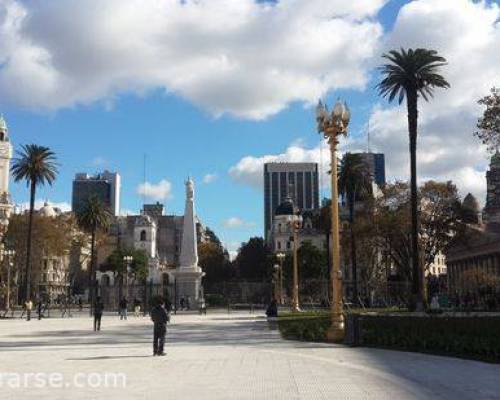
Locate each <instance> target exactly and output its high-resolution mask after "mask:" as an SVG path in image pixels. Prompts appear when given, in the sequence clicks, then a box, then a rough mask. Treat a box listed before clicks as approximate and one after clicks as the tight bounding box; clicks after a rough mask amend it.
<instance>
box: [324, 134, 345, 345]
mask: <svg viewBox="0 0 500 400" xmlns="http://www.w3.org/2000/svg"><path fill="white" fill-rule="evenodd" d="M329 143H330V152H331V171H332V174H331V179H332V182H331V184H332V221H331V222H332V224H331V225H332V247H333V249H332V250H333V251H332V269H331V273H330V279H331V285H332V289H333V301H332V303H331V312H332V325H331V327H330V329H329V330H328V332H327V337H328V339H329V340H331V341H338V340H342V339H343V338H344V316H343V314H342V271H341V266H340V240H339V203H338V198H339V195H338V186H337V143H338V140H337V135H336V134H333V135H331V136H330V137H329Z"/></svg>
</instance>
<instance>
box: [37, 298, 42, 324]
mask: <svg viewBox="0 0 500 400" xmlns="http://www.w3.org/2000/svg"><path fill="white" fill-rule="evenodd" d="M36 309H37V312H38V320H39V321H40V320H41V319H42V309H43V303H42V299H39V300H38V303H37V305H36Z"/></svg>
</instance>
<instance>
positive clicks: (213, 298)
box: [205, 294, 227, 307]
mask: <svg viewBox="0 0 500 400" xmlns="http://www.w3.org/2000/svg"><path fill="white" fill-rule="evenodd" d="M205 302H206V304H207V307H225V306H227V299H226V297H225V296H223V295H221V294H206V295H205Z"/></svg>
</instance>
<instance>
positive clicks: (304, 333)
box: [278, 313, 500, 363]
mask: <svg viewBox="0 0 500 400" xmlns="http://www.w3.org/2000/svg"><path fill="white" fill-rule="evenodd" d="M357 317H358V318H359V321H360V324H359V338H360V341H361V343H360V344H361V345H362V346H368V347H381V348H387V349H395V350H405V351H416V352H423V353H431V354H438V355H446V356H453V357H462V358H469V359H477V360H482V361H488V362H496V363H500V317H447V316H423V317H422V316H411V315H408V316H387V315H376V316H371V315H357ZM347 318H352V315H350V316H348V317H347ZM346 322H348V321H346ZM278 326H279V330H280V333H281V335H282V337H283V338H285V339H292V340H300V341H307V342H325V341H326V332H327V330H328V328H329V326H330V317H329V315H328V314H325V313H304V314H285V315H282V316H280V317H279V318H278Z"/></svg>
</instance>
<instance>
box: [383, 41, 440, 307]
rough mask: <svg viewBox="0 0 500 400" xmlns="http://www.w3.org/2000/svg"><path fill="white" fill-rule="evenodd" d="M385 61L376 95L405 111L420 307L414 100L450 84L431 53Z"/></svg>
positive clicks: (398, 54)
mask: <svg viewBox="0 0 500 400" xmlns="http://www.w3.org/2000/svg"><path fill="white" fill-rule="evenodd" d="M382 57H383V58H385V59H387V60H388V61H389V63H388V64H385V65H382V66H381V67H380V71H381V73H382V76H383V79H382V80H381V81H380V83H379V84H378V85H377V88H378V90H379V94H380V96H382V97H386V98H388V100H389V102H392V101H393V100H394V99H395V98H396V97H398V102H399V104H401V103H402V102H403V100H404V99H405V97H406V106H407V109H408V133H409V136H410V168H411V225H412V227H411V230H412V238H411V240H412V244H411V247H412V264H413V265H412V274H413V284H412V292H413V296H414V306H415V307H416V308H417V309H422V308H423V306H424V276H423V271H422V269H421V267H420V261H419V249H418V231H419V226H418V194H417V128H418V98H419V96H422V97H423V99H424V100H425V101H429V98H430V97H432V96H433V90H434V89H435V88H449V87H450V84H449V83H448V82H447V81H446V79H445V78H444V77H443V76H442V75H440V74H439V70H440V68H441V67H443V66H444V65H446V64H447V62H446V59H445V58H444V57H441V56H440V55H439V54H438V53H437V52H436V51H435V50H428V49H408V50H405V49H401V50H400V51H397V50H392V51H390V52H389V53H387V54H384V55H383V56H382Z"/></svg>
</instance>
